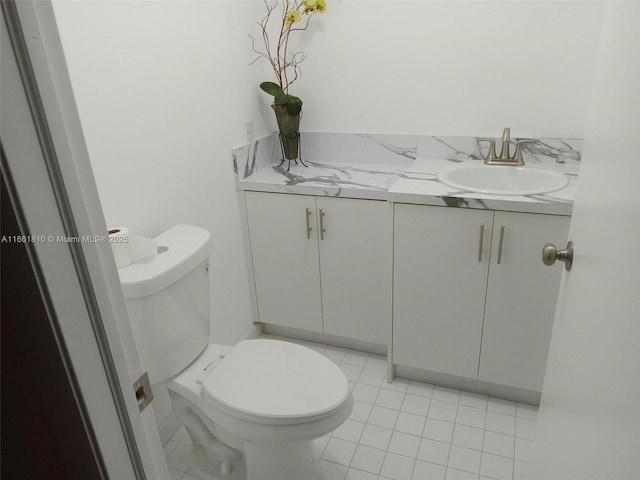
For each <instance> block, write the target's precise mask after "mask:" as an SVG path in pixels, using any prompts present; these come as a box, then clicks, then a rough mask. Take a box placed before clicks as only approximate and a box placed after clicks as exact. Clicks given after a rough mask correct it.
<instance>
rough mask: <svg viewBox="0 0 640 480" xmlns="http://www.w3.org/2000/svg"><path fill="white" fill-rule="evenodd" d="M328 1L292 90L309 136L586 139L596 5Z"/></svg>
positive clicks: (598, 11) (598, 18)
mask: <svg viewBox="0 0 640 480" xmlns="http://www.w3.org/2000/svg"><path fill="white" fill-rule="evenodd" d="M327 3H328V4H329V7H328V9H327V12H326V13H325V14H324V15H323V16H322V17H318V18H317V19H314V20H320V22H314V24H313V25H312V26H311V27H321V28H312V34H313V38H312V39H310V40H311V41H308V42H307V39H306V38H305V42H306V43H308V46H307V47H305V52H306V53H307V54H308V55H309V57H308V58H307V59H306V60H305V62H304V63H303V78H302V79H301V80H300V81H299V82H298V83H296V84H294V88H295V89H296V92H298V93H299V94H300V96H301V97H302V98H303V100H305V116H304V120H303V122H304V123H303V129H307V130H311V131H347V132H372V133H385V132H387V133H423V134H434V135H435V134H440V135H471V136H483V135H485V136H499V135H500V133H501V132H502V128H503V127H505V126H511V127H512V134H513V135H515V136H549V137H563V136H564V137H574V136H577V137H581V135H582V133H583V131H584V128H585V118H586V114H587V106H588V103H589V95H590V91H591V85H592V80H593V74H594V66H595V56H596V50H597V44H598V39H599V33H600V28H601V27H600V26H601V15H602V8H603V6H602V5H601V4H599V3H597V2H559V1H549V2H545V1H533V2H531V1H513V0H512V1H502V2H490V1H471V2H462V1H451V0H450V1H444V2H436V1H413V2H404V1H386V2H375V1H374V2H362V1H357V0H355V1H354V0H351V1H348V0H344V1H338V2H327ZM318 24H321V25H318ZM311 27H310V28H311ZM305 33H308V32H305Z"/></svg>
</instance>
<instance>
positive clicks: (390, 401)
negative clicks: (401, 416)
mask: <svg viewBox="0 0 640 480" xmlns="http://www.w3.org/2000/svg"><path fill="white" fill-rule="evenodd" d="M403 399H404V393H402V392H396V391H394V390H385V389H381V390H380V393H379V394H378V397H377V398H376V401H375V404H376V405H379V406H381V407H386V408H393V409H396V410H400V407H401V406H402V400H403Z"/></svg>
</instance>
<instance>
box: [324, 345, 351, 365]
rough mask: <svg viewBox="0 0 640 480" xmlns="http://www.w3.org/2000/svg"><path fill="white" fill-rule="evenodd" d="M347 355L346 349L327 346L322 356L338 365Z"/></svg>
mask: <svg viewBox="0 0 640 480" xmlns="http://www.w3.org/2000/svg"><path fill="white" fill-rule="evenodd" d="M346 354H347V349H346V348H340V347H332V346H329V347H327V348H326V349H325V351H324V356H325V357H327V358H328V359H329V360H331V361H332V362H333V363H335V364H337V365H340V364H341V363H342V361H343V360H344V357H345V355H346Z"/></svg>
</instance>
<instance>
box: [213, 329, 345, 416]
mask: <svg viewBox="0 0 640 480" xmlns="http://www.w3.org/2000/svg"><path fill="white" fill-rule="evenodd" d="M201 392H202V395H203V397H204V398H205V399H206V401H207V403H209V404H210V405H212V406H214V407H215V408H216V409H218V410H220V411H221V412H223V413H224V414H226V415H228V416H230V417H233V418H236V419H239V420H243V421H247V422H251V423H256V424H263V425H295V424H301V423H310V422H315V421H318V420H321V419H323V418H326V417H329V416H331V415H333V414H334V413H335V412H337V411H338V410H340V409H342V408H343V407H344V405H345V402H346V401H347V400H348V399H349V398H350V391H349V385H348V382H347V379H346V378H345V376H344V374H343V373H342V371H341V370H340V369H339V368H338V366H337V365H335V364H334V363H333V362H332V361H331V360H329V359H328V358H326V357H325V356H323V355H321V354H319V353H317V352H315V351H313V350H311V349H309V348H306V347H303V346H300V345H297V344H295V343H289V342H282V341H278V340H266V339H256V340H244V341H241V342H239V343H238V344H237V345H236V346H235V347H234V348H233V349H232V350H231V351H230V352H229V353H228V355H226V358H224V360H223V361H222V362H220V363H219V365H217V366H216V367H215V368H214V369H213V371H211V372H210V373H209V374H208V376H207V377H206V378H205V379H204V381H203V382H202V391H201Z"/></svg>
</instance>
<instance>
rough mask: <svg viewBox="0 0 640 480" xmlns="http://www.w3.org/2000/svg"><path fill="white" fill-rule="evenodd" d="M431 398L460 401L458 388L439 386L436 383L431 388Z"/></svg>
mask: <svg viewBox="0 0 640 480" xmlns="http://www.w3.org/2000/svg"><path fill="white" fill-rule="evenodd" d="M433 398H434V399H435V400H444V401H445V402H452V403H458V402H459V401H460V390H457V389H455V388H446V387H439V386H437V385H436V387H435V388H434V390H433Z"/></svg>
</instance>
